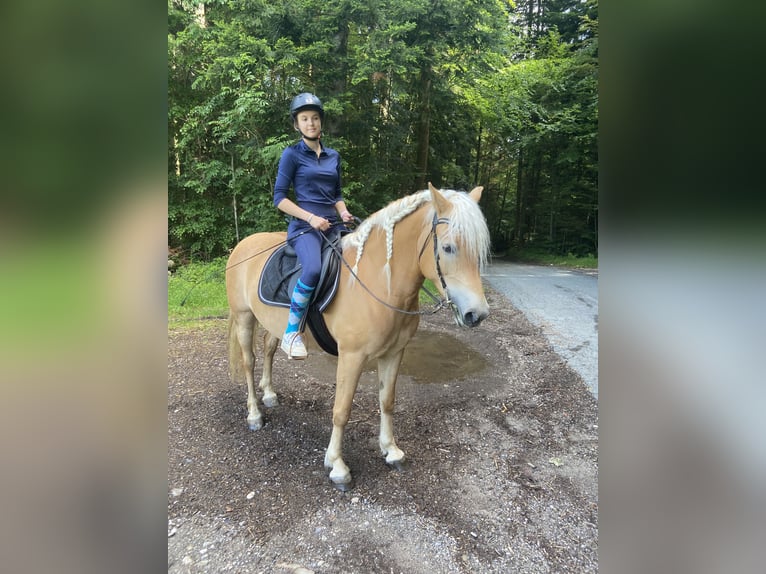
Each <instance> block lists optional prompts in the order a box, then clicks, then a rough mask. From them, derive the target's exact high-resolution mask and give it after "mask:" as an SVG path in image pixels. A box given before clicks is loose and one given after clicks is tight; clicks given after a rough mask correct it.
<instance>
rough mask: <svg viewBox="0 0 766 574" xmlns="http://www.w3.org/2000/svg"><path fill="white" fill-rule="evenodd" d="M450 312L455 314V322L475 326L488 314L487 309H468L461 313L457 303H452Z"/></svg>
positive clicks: (460, 324)
mask: <svg viewBox="0 0 766 574" xmlns="http://www.w3.org/2000/svg"><path fill="white" fill-rule="evenodd" d="M452 312H453V313H454V314H455V323H457V324H458V325H459V326H461V327H476V326H477V325H478V324H479V323H481V322H482V321H483V320H484V319H486V318H487V316H488V315H489V311H487V310H482V311H476V310H473V309H471V310H468V311H466V312H465V313H462V312H461V311H460V309H459V308H458V307H457V305H452Z"/></svg>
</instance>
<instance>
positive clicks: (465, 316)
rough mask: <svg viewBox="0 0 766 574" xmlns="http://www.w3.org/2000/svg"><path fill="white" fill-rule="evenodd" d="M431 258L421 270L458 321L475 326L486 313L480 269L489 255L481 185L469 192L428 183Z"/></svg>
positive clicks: (487, 312)
mask: <svg viewBox="0 0 766 574" xmlns="http://www.w3.org/2000/svg"><path fill="white" fill-rule="evenodd" d="M428 188H429V190H430V191H431V199H432V204H433V212H432V217H431V219H430V221H429V222H428V224H429V225H430V227H431V229H430V234H431V240H432V241H433V258H422V262H421V265H422V271H423V274H424V275H425V276H426V277H428V278H429V279H430V280H431V281H433V282H434V284H435V285H436V286H437V288H438V289H439V291H440V292H441V294H442V296H443V297H446V298H447V299H448V300H449V301H450V303H451V304H452V309H453V311H454V313H455V321H456V322H457V323H458V325H461V326H468V327H475V326H476V325H478V324H479V323H481V322H482V321H483V320H484V319H485V318H486V317H487V315H489V305H488V304H487V299H486V297H485V296H484V287H483V285H482V281H481V270H482V269H483V268H484V266H485V265H486V263H487V259H488V257H489V246H490V241H489V229H488V228H487V222H486V220H485V219H484V215H483V214H482V212H481V210H480V209H479V199H480V198H481V192H482V190H483V189H484V188H483V187H476V188H474V189H473V190H472V191H471V192H470V193H467V194H466V193H459V192H455V191H451V190H447V191H444V192H440V191H439V190H437V189H436V188H435V187H434V186H433V185H431V184H430V183H429V184H428Z"/></svg>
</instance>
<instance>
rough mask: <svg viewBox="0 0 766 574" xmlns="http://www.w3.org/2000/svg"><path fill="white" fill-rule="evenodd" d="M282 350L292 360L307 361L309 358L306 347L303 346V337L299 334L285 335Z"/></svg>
mask: <svg viewBox="0 0 766 574" xmlns="http://www.w3.org/2000/svg"><path fill="white" fill-rule="evenodd" d="M280 348H281V349H282V350H283V351H284V352H285V353H287V356H288V357H289V358H290V359H305V358H306V357H307V356H308V353H307V352H306V345H304V344H303V337H301V334H300V333H298V332H295V333H286V334H285V335H283V336H282V344H281V345H280Z"/></svg>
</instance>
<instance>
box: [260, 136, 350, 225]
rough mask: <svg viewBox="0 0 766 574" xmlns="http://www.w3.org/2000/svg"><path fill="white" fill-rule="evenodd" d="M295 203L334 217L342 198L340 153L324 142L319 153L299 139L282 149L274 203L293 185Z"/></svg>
mask: <svg viewBox="0 0 766 574" xmlns="http://www.w3.org/2000/svg"><path fill="white" fill-rule="evenodd" d="M291 185H292V187H293V189H294V191H295V198H296V203H297V204H298V205H299V206H300V207H302V208H303V209H305V210H306V211H309V212H311V213H315V214H316V215H320V216H322V217H324V218H329V217H335V216H336V215H337V214H336V211H335V204H336V203H337V202H339V201H341V200H342V199H343V196H342V194H341V188H340V154H339V153H338V152H337V151H335V150H334V149H331V148H328V147H324V146H322V151H321V153H320V154H319V156H318V157H317V154H316V152H315V151H314V150H312V149H311V148H310V147H309V146H307V145H306V142H304V141H303V140H300V141H299V142H298V143H296V144H294V145H291V146H289V147H287V148H285V150H284V151H283V152H282V157H281V158H280V160H279V168H278V170H277V181H276V183H275V184H274V205H275V206H276V205H279V202H280V201H282V200H283V199H284V198H286V197H287V194H288V192H289V191H290V187H291Z"/></svg>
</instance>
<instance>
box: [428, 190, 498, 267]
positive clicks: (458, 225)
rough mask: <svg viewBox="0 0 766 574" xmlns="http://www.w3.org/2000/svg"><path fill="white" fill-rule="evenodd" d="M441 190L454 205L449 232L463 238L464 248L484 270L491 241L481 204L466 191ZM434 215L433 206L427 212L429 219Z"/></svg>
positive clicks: (450, 216)
mask: <svg viewBox="0 0 766 574" xmlns="http://www.w3.org/2000/svg"><path fill="white" fill-rule="evenodd" d="M440 191H441V194H442V195H443V196H444V197H445V198H446V199H448V200H449V202H450V203H451V204H452V206H453V210H452V213H451V214H450V215H449V224H448V230H447V233H449V234H450V235H452V236H453V237H459V238H460V239H461V240H462V242H463V246H464V249H467V250H468V252H469V254H470V256H471V257H472V258H473V259H476V260H477V261H478V262H479V268H480V269H481V270H483V269H484V268H485V267H486V265H487V262H488V261H489V255H490V246H491V243H490V237H489V228H488V227H487V221H486V219H485V218H484V214H483V213H482V211H481V208H480V207H479V204H478V203H476V202H475V201H474V200H473V198H471V197H470V196H469V195H468V194H467V193H465V192H462V191H455V190H453V189H442V190H440ZM433 216H434V209H433V207H431V209H429V212H428V214H427V217H428V219H429V221H430V220H432V219H433Z"/></svg>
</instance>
